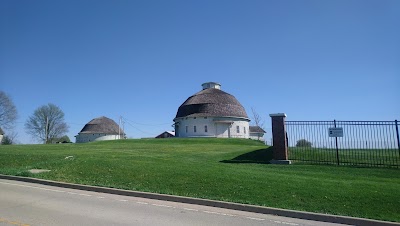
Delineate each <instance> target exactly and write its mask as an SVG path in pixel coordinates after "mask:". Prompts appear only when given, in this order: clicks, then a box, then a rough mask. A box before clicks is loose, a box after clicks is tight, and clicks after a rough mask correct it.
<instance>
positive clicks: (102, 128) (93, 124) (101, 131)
mask: <svg viewBox="0 0 400 226" xmlns="http://www.w3.org/2000/svg"><path fill="white" fill-rule="evenodd" d="M124 137H125V133H124V131H123V130H122V129H121V128H120V127H119V126H118V125H117V123H115V122H114V121H113V120H112V119H109V118H107V117H104V116H102V117H99V118H95V119H92V120H91V121H90V122H88V123H87V124H86V125H85V126H84V127H83V129H82V130H81V132H79V134H78V135H77V136H75V138H76V143H86V142H92V141H99V140H117V139H123V138H124Z"/></svg>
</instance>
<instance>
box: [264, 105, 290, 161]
mask: <svg viewBox="0 0 400 226" xmlns="http://www.w3.org/2000/svg"><path fill="white" fill-rule="evenodd" d="M269 116H270V117H271V121H272V142H273V147H272V148H273V151H274V159H273V160H272V161H271V163H273V164H290V163H291V162H290V160H288V151H287V139H286V127H285V118H286V114H284V113H277V114H270V115H269Z"/></svg>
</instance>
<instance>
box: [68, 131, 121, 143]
mask: <svg viewBox="0 0 400 226" xmlns="http://www.w3.org/2000/svg"><path fill="white" fill-rule="evenodd" d="M121 138H123V135H121V136H120V135H107V134H105V133H81V134H78V135H77V136H76V141H75V142H76V143H87V142H92V141H100V140H119V139H121Z"/></svg>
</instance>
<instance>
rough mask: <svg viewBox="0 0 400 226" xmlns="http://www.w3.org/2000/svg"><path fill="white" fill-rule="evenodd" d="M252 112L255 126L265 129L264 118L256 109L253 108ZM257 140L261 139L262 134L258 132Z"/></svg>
mask: <svg viewBox="0 0 400 226" xmlns="http://www.w3.org/2000/svg"><path fill="white" fill-rule="evenodd" d="M251 113H252V114H253V124H254V125H255V126H258V127H260V128H261V129H262V130H265V127H264V123H265V121H264V119H263V118H262V117H261V116H260V115H259V114H258V113H257V111H256V109H254V108H251ZM257 140H260V135H259V133H257Z"/></svg>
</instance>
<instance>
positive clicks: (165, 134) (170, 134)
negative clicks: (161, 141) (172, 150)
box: [156, 131, 175, 138]
mask: <svg viewBox="0 0 400 226" xmlns="http://www.w3.org/2000/svg"><path fill="white" fill-rule="evenodd" d="M170 137H175V131H165V132H163V133H161V134H160V135H158V136H156V138H170Z"/></svg>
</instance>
